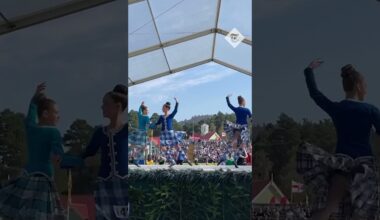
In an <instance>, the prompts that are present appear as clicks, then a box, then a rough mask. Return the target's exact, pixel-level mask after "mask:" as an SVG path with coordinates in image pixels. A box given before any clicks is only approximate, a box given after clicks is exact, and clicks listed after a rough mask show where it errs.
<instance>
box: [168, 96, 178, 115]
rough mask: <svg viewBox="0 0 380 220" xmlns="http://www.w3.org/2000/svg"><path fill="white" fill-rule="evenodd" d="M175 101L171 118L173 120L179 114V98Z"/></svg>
mask: <svg viewBox="0 0 380 220" xmlns="http://www.w3.org/2000/svg"><path fill="white" fill-rule="evenodd" d="M174 100H175V107H174V111H173V112H172V113H171V114H170V116H169V117H171V118H174V116H175V115H176V114H177V111H178V100H177V98H174Z"/></svg>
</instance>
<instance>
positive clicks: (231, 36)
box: [224, 28, 245, 48]
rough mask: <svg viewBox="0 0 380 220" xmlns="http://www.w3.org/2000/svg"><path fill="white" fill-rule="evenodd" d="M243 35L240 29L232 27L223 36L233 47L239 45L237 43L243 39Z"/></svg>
mask: <svg viewBox="0 0 380 220" xmlns="http://www.w3.org/2000/svg"><path fill="white" fill-rule="evenodd" d="M244 38H245V37H244V36H243V34H242V33H240V31H239V30H238V29H236V28H234V29H232V31H230V32H229V33H228V34H227V36H226V37H225V38H224V39H226V41H227V42H228V43H230V44H231V46H232V47H233V48H236V47H237V46H239V44H240V43H241V42H242V41H243V40H244Z"/></svg>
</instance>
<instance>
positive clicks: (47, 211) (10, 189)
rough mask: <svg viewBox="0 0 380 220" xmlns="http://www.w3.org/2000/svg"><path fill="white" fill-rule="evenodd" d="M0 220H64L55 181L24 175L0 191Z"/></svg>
mask: <svg viewBox="0 0 380 220" xmlns="http://www.w3.org/2000/svg"><path fill="white" fill-rule="evenodd" d="M38 174H40V173H38ZM0 216H2V217H5V218H6V219H7V218H10V219H20V220H21V219H29V220H31V219H33V220H34V219H35V220H58V219H62V220H63V219H66V213H65V211H64V209H63V207H62V205H61V203H60V198H59V193H58V191H57V189H56V187H55V184H54V181H53V180H52V179H51V178H50V177H48V176H46V175H45V174H40V175H37V173H30V174H29V173H27V172H26V171H24V172H23V174H22V175H21V176H19V177H18V178H16V179H14V180H11V181H10V182H8V183H7V184H6V185H5V186H4V187H2V188H1V189H0Z"/></svg>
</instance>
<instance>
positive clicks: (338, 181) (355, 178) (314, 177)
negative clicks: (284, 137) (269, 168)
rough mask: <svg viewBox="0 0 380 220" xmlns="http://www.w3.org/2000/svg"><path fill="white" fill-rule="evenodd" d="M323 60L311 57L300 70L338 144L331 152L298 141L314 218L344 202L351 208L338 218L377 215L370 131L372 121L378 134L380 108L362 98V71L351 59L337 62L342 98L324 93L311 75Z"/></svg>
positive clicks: (299, 162) (301, 170)
mask: <svg viewBox="0 0 380 220" xmlns="http://www.w3.org/2000/svg"><path fill="white" fill-rule="evenodd" d="M322 63H323V62H322V61H321V60H318V59H317V60H314V61H313V62H311V63H310V65H309V66H308V67H307V68H306V69H305V71H304V74H305V78H306V84H307V88H308V90H309V94H310V97H311V98H312V99H313V100H314V102H315V103H316V104H317V105H318V106H319V107H320V108H321V109H322V110H324V111H325V112H326V113H327V114H328V115H329V116H330V117H331V119H332V121H333V123H334V126H335V129H336V133H337V145H336V149H335V154H329V153H327V152H325V151H324V150H322V149H321V148H318V147H315V146H313V145H311V144H308V143H304V144H301V145H300V149H299V152H298V154H297V170H298V172H299V173H300V174H301V175H303V177H304V181H305V184H306V185H309V186H311V187H312V189H313V190H314V192H315V196H316V199H315V201H314V203H313V204H314V206H313V215H312V219H313V220H325V219H329V217H330V215H331V214H332V213H333V212H335V211H338V210H339V208H340V207H347V205H348V207H349V208H345V210H340V212H341V215H343V216H342V219H347V218H350V219H375V215H377V214H378V208H379V207H378V199H379V197H378V173H377V170H376V164H375V158H374V155H373V152H372V148H371V144H370V136H371V130H372V128H373V127H374V128H375V129H376V133H377V134H378V135H379V134H380V112H379V109H378V108H376V107H375V106H373V105H371V104H368V103H365V102H364V98H365V96H366V94H367V86H366V82H365V79H364V76H363V75H362V74H361V73H359V72H358V71H357V70H356V69H355V68H354V67H353V66H352V65H350V64H349V65H346V66H344V67H342V68H341V77H342V84H343V89H344V92H345V96H346V97H345V99H344V100H342V101H340V102H333V101H331V100H330V99H329V98H327V97H326V96H325V95H324V94H323V93H322V92H320V91H319V89H318V87H317V83H316V82H315V79H314V70H315V69H317V68H318V67H319V66H320V65H321V64H322ZM341 203H343V204H342V205H343V206H340V204H341ZM345 211H348V213H347V212H345Z"/></svg>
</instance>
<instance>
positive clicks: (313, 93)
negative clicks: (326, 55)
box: [304, 60, 334, 114]
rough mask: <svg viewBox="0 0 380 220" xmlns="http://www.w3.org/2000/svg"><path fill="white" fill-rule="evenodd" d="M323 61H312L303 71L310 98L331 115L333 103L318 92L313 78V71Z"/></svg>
mask: <svg viewBox="0 0 380 220" xmlns="http://www.w3.org/2000/svg"><path fill="white" fill-rule="evenodd" d="M322 63H323V61H321V60H314V61H312V62H311V63H310V65H309V66H308V67H307V68H306V69H305V71H304V73H305V78H306V85H307V88H308V90H309V94H310V97H311V98H312V99H313V100H314V102H315V103H316V104H317V105H318V106H319V107H320V108H322V109H323V110H325V111H326V112H327V113H328V114H330V113H332V110H333V105H334V102H332V101H331V100H330V99H328V98H327V97H326V96H325V95H324V94H323V93H322V92H321V91H319V89H318V86H317V83H316V82H315V78H314V69H316V68H318V67H319V66H320V65H321V64H322Z"/></svg>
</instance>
